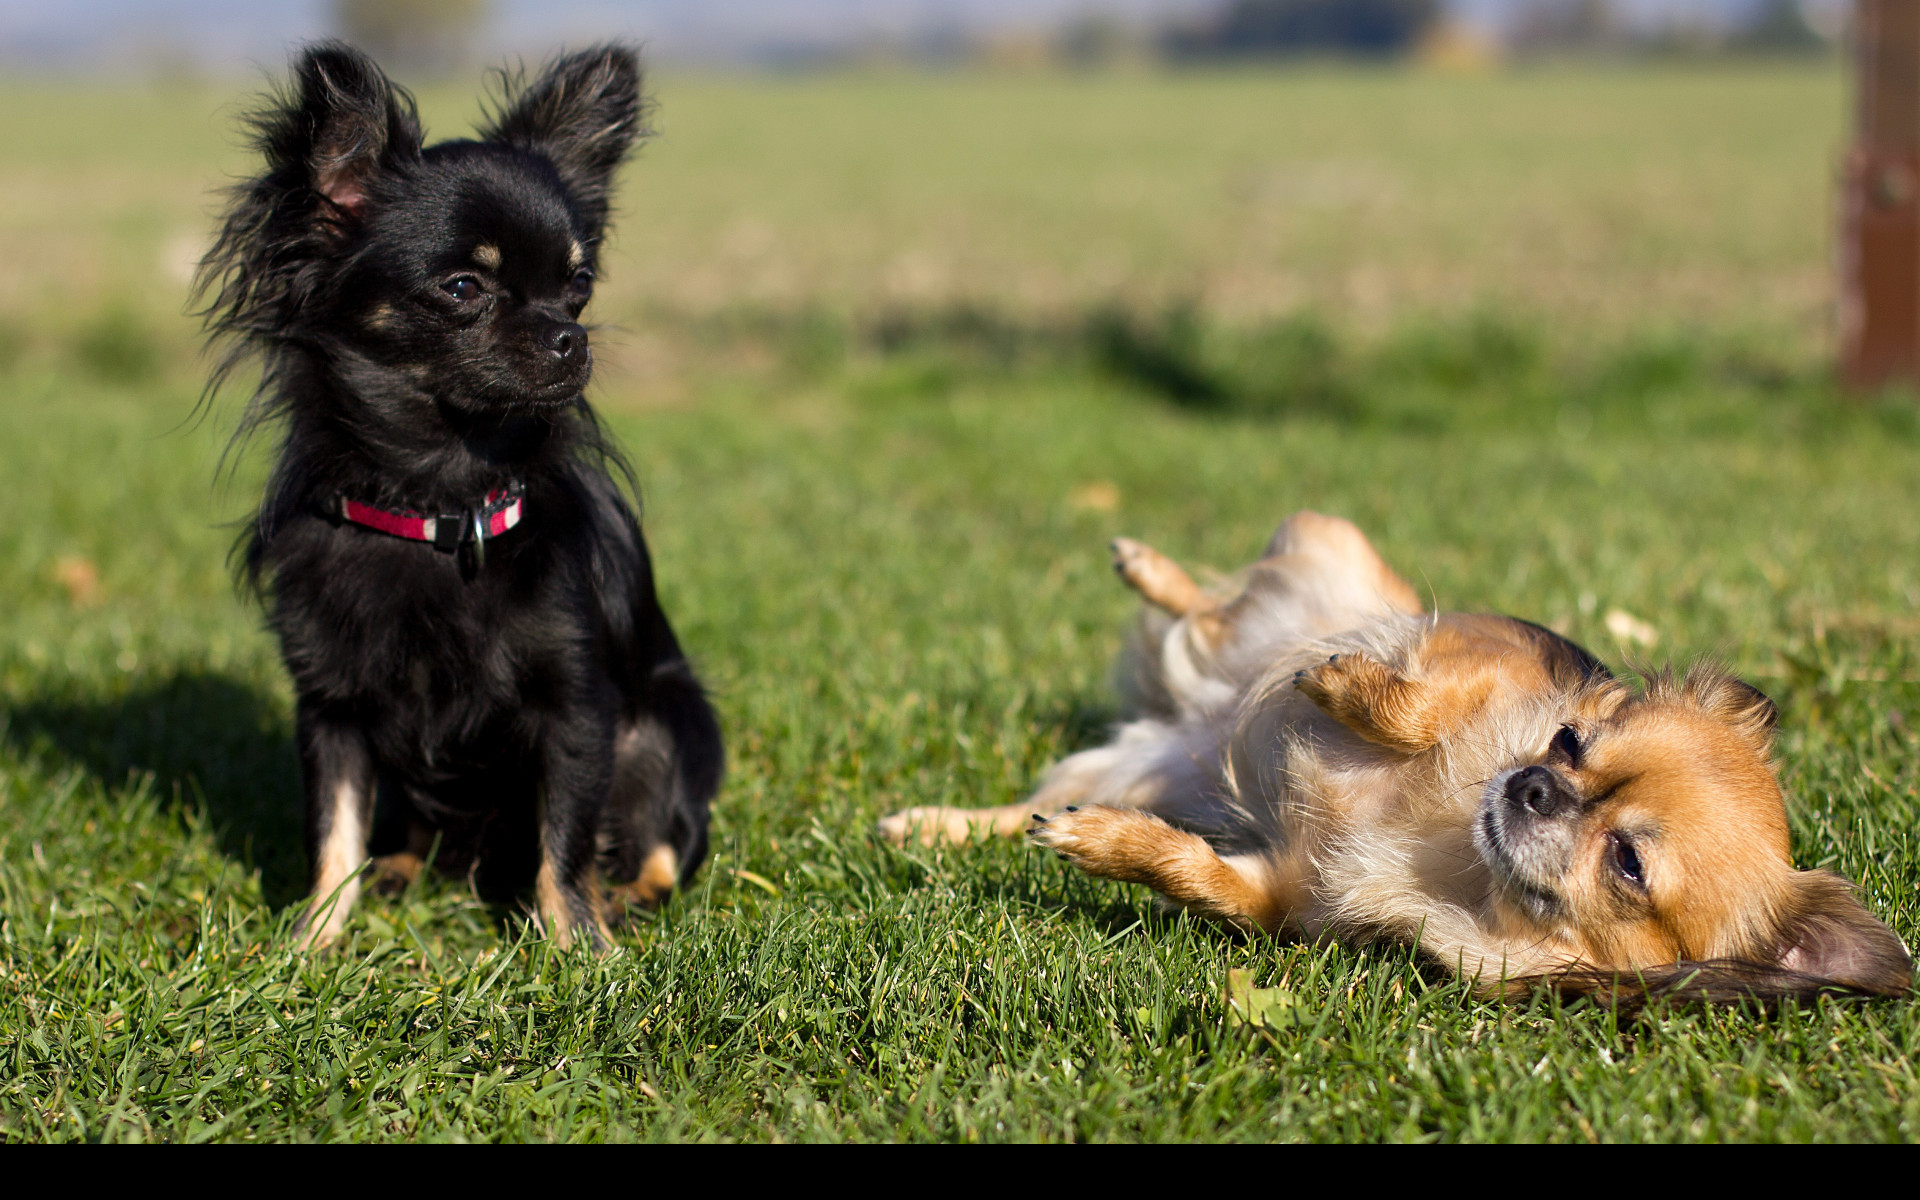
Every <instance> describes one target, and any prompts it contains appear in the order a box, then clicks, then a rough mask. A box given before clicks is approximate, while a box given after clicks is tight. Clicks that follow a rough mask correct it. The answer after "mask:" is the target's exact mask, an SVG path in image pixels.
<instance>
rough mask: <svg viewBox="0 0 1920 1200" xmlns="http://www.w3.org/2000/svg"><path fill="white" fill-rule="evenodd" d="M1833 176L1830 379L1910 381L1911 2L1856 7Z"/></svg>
mask: <svg viewBox="0 0 1920 1200" xmlns="http://www.w3.org/2000/svg"><path fill="white" fill-rule="evenodd" d="M1854 55H1855V63H1856V70H1857V73H1858V80H1857V88H1858V92H1857V99H1856V101H1855V114H1856V115H1855V125H1854V140H1853V146H1852V148H1851V149H1850V150H1849V151H1848V154H1847V158H1846V163H1845V165H1844V167H1843V168H1842V179H1841V226H1842V228H1841V235H1840V311H1839V326H1840V328H1839V334H1840V372H1841V377H1842V379H1843V380H1844V381H1845V382H1846V384H1847V385H1848V386H1849V387H1854V388H1872V387H1878V386H1881V385H1883V384H1886V383H1890V382H1893V381H1896V380H1909V381H1916V382H1920V0H1859V4H1858V5H1857V7H1856V10H1855V21H1854Z"/></svg>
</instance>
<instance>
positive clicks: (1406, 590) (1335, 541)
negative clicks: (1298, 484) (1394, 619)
mask: <svg viewBox="0 0 1920 1200" xmlns="http://www.w3.org/2000/svg"><path fill="white" fill-rule="evenodd" d="M1296 555H1297V556H1301V557H1306V558H1314V559H1318V560H1320V561H1321V562H1324V563H1326V564H1327V565H1328V566H1331V567H1333V568H1335V569H1336V570H1339V571H1343V572H1346V573H1348V574H1350V575H1352V576H1353V577H1354V579H1356V580H1357V581H1359V582H1360V583H1361V585H1362V586H1364V587H1366V588H1367V589H1368V590H1370V591H1372V592H1374V593H1375V594H1377V595H1378V596H1379V597H1380V599H1381V600H1383V601H1385V602H1386V603H1387V605H1388V606H1389V607H1391V608H1393V609H1396V610H1398V611H1400V612H1403V613H1406V614H1408V615H1410V616H1416V617H1417V616H1419V615H1420V613H1421V612H1422V611H1424V610H1423V609H1422V607H1421V604H1420V593H1418V592H1416V591H1414V590H1413V585H1412V584H1410V583H1408V582H1407V581H1406V580H1404V579H1402V578H1400V576H1399V575H1397V574H1395V573H1394V570H1393V568H1392V567H1389V566H1388V565H1387V562H1386V560H1385V559H1383V558H1381V557H1380V552H1379V551H1378V550H1375V549H1374V548H1373V543H1372V542H1370V541H1368V540H1367V535H1366V534H1364V533H1361V532H1360V527H1359V526H1358V525H1355V524H1354V523H1353V522H1352V521H1349V520H1346V519H1344V518H1342V517H1329V516H1326V515H1324V514H1322V513H1317V512H1311V511H1309V510H1307V509H1301V510H1300V511H1299V512H1297V513H1295V514H1293V515H1292V516H1290V517H1288V518H1287V519H1286V520H1284V521H1282V522H1281V523H1280V528H1278V529H1276V530H1274V531H1273V539H1272V540H1271V541H1269V542H1268V543H1267V552H1266V555H1265V557H1266V558H1281V557H1287V556H1296Z"/></svg>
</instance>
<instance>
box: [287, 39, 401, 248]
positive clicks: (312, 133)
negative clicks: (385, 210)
mask: <svg viewBox="0 0 1920 1200" xmlns="http://www.w3.org/2000/svg"><path fill="white" fill-rule="evenodd" d="M286 117H290V119H288V121H284V123H282V127H280V131H276V132H280V142H278V144H276V146H269V157H278V159H280V161H284V165H288V167H292V165H294V163H296V161H298V163H300V165H301V167H303V169H305V175H307V182H309V186H311V188H313V190H315V192H319V194H321V196H324V198H326V200H328V202H330V204H332V205H334V207H336V209H338V211H342V213H346V215H349V217H359V215H363V213H365V211H367V200H369V184H371V182H372V179H374V175H378V173H380V171H382V169H384V167H390V165H394V163H396V161H401V159H411V157H419V154H420V117H419V115H417V111H415V108H413V96H409V94H407V90H405V88H401V86H397V84H396V83H394V81H390V79H388V77H386V73H382V71H380V67H376V65H374V61H372V60H371V58H367V56H365V54H361V52H359V50H355V48H353V46H348V44H346V42H317V44H313V46H309V48H307V50H305V52H303V54H301V56H300V63H298V65H296V67H294V98H292V106H290V111H288V113H286Z"/></svg>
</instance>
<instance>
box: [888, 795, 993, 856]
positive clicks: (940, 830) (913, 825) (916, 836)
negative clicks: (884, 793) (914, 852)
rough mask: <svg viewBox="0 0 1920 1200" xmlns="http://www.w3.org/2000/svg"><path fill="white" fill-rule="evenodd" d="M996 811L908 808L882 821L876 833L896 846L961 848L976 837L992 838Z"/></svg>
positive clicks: (927, 807)
mask: <svg viewBox="0 0 1920 1200" xmlns="http://www.w3.org/2000/svg"><path fill="white" fill-rule="evenodd" d="M994 815H995V810H993V809H988V808H949V807H946V806H944V805H939V804H927V805H922V806H921V807H919V808H907V809H902V810H901V811H899V812H897V813H894V814H893V815H891V816H886V817H882V818H880V820H879V822H878V823H877V824H876V825H874V827H873V831H874V832H875V833H877V834H879V835H880V836H881V837H882V838H884V839H886V840H887V841H889V842H891V843H893V844H894V845H896V846H904V845H907V844H908V843H909V842H911V843H913V844H914V845H916V846H939V845H944V844H948V843H951V844H954V845H960V844H962V843H965V842H970V841H972V840H973V839H974V838H976V837H982V838H984V837H991V836H992V835H993V832H994V828H993V820H994Z"/></svg>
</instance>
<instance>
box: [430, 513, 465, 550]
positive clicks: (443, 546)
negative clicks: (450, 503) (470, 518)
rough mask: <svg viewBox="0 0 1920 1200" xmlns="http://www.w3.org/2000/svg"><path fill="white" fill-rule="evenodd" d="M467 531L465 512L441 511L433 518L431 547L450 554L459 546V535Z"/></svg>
mask: <svg viewBox="0 0 1920 1200" xmlns="http://www.w3.org/2000/svg"><path fill="white" fill-rule="evenodd" d="M466 532H467V514H465V513H442V514H440V515H439V516H437V517H435V518H434V519H433V548H434V549H435V550H438V551H440V552H441V553H442V554H452V553H453V552H454V551H455V550H458V549H459V548H460V539H461V535H462V534H464V533H466Z"/></svg>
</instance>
